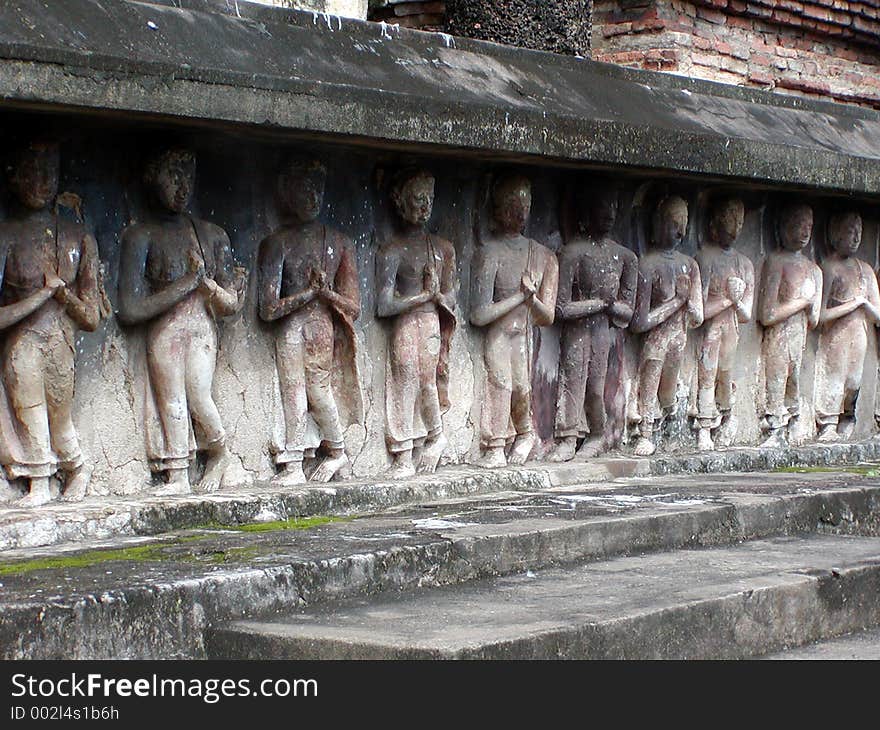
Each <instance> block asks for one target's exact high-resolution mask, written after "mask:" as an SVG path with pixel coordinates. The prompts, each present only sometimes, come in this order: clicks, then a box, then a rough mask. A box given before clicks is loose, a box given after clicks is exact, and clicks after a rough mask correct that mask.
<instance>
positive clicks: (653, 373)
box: [630, 195, 703, 456]
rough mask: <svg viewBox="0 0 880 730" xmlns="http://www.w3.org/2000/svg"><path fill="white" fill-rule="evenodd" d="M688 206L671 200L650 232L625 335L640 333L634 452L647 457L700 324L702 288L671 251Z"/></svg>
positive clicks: (695, 270)
mask: <svg viewBox="0 0 880 730" xmlns="http://www.w3.org/2000/svg"><path fill="white" fill-rule="evenodd" d="M687 224H688V209H687V203H686V202H685V201H684V200H683V199H682V198H680V197H679V196H677V195H670V196H668V197H666V198H663V200H661V201H660V203H659V204H658V206H657V208H656V210H655V212H654V216H653V219H652V226H651V240H652V242H653V246H654V248H653V250H650V251H649V252H648V253H646V254H645V255H644V256H642V258H641V259H640V260H639V283H638V289H637V291H636V307H635V313H634V314H633V318H632V323H631V325H630V329H631V330H632V331H633V332H635V333H637V334H639V333H644V338H643V340H642V348H641V353H640V356H639V375H638V400H637V407H638V415H637V419H636V420H635V423H636V425H637V428H638V437H637V439H636V443H635V447H634V451H635V453H636V454H637V455H638V456H650V455H651V454H653V453H654V452H655V451H656V449H657V445H656V442H655V432H657V431H659V430H660V427H661V426H662V423H663V421H664V420H665V419H666V418H667V417H668V416H670V415H671V414H672V413H673V412H674V411H675V403H676V391H677V389H678V376H679V372H680V370H681V361H682V357H683V355H684V348H685V345H686V344H687V331H688V330H689V329H692V328H694V327H699V326H700V325H701V324H702V323H703V285H702V282H701V280H700V268H699V266H697V262H696V261H694V259H692V258H691V257H690V256H687V255H685V254H683V253H681V252H680V251H677V250H676V249H677V248H678V246H679V245H680V244H681V242H682V240H683V239H684V235H685V233H686V232H687Z"/></svg>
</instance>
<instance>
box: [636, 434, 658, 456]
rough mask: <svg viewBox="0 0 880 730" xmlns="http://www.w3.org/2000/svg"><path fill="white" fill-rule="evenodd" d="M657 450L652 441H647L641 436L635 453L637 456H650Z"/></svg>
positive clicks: (637, 440) (637, 441)
mask: <svg viewBox="0 0 880 730" xmlns="http://www.w3.org/2000/svg"><path fill="white" fill-rule="evenodd" d="M656 450H657V447H656V446H655V445H654V442H653V441H651V440H650V439H646V438H645V437H644V436H639V437H638V438H637V439H636V445H635V447H634V448H633V453H634V454H635V455H636V456H650V455H651V454H653V453H654V452H655V451H656Z"/></svg>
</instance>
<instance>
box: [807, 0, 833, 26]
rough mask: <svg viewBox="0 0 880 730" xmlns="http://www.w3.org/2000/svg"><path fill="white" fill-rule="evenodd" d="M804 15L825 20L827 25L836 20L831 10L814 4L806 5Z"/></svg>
mask: <svg viewBox="0 0 880 730" xmlns="http://www.w3.org/2000/svg"><path fill="white" fill-rule="evenodd" d="M803 14H804V15H805V16H806V17H808V18H815V19H816V20H824V21H825V22H826V23H827V22H828V21H830V20H832V19H833V18H834V16H833V15H832V13H831V11H830V10H826V9H825V8H820V7H818V6H816V5H812V4H806V5H804V9H803Z"/></svg>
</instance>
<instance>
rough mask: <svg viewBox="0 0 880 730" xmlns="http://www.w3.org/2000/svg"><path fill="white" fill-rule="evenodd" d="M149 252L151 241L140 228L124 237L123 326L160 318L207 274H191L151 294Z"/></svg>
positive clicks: (121, 274)
mask: <svg viewBox="0 0 880 730" xmlns="http://www.w3.org/2000/svg"><path fill="white" fill-rule="evenodd" d="M149 250H150V241H149V239H148V237H147V236H146V235H145V233H144V232H143V230H142V229H140V228H139V227H138V226H131V227H129V228H127V229H126V230H125V233H123V234H122V253H121V257H120V263H119V311H118V313H117V316H118V317H119V320H120V321H121V322H122V323H123V324H129V325H133V324H140V323H141V322H148V321H149V320H151V319H153V318H155V317H158V316H159V315H160V314H162V313H163V312H166V311H167V310H169V309H171V307H173V306H174V305H175V304H177V303H178V302H180V301H182V300H183V299H184V298H185V297H187V296H189V295H190V294H191V293H192V292H194V291H195V290H196V288H198V286H199V281H200V278H201V276H202V275H203V272H199V271H190V272H188V273H186V274H184V275H183V276H181V277H180V278H179V279H177V280H176V281H173V282H171V283H170V284H168V285H167V286H165V287H164V288H163V289H162V290H161V291H158V292H156V293H155V294H148V293H147V291H148V285H147V280H146V266H147V254H148V253H149Z"/></svg>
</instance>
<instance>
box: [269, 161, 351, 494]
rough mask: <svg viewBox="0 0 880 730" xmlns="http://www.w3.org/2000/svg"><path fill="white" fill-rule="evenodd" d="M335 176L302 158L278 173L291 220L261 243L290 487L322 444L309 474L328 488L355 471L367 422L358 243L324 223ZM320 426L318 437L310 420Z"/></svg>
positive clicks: (282, 460) (281, 477)
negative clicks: (349, 444) (354, 430)
mask: <svg viewBox="0 0 880 730" xmlns="http://www.w3.org/2000/svg"><path fill="white" fill-rule="evenodd" d="M326 182H327V170H326V169H325V167H324V165H323V164H321V163H320V162H317V161H314V160H305V159H299V158H294V159H292V160H290V161H288V163H287V164H286V165H285V167H284V169H283V170H282V172H281V174H280V175H279V177H278V198H279V201H280V204H281V208H282V213H283V214H284V215H286V217H287V221H286V222H285V224H284V225H283V226H282V227H281V228H280V229H279V230H277V231H275V232H274V233H272V234H271V235H270V236H268V237H267V238H265V239H264V240H263V242H262V243H261V244H260V253H259V278H260V281H259V292H260V304H259V310H260V317H261V319H263V320H264V321H265V322H272V323H274V329H273V332H274V336H275V365H276V368H277V370H278V381H279V385H280V387H281V405H282V410H283V412H284V425H285V431H284V433H285V436H284V445H283V447H282V448H281V449H279V450H278V451H277V453H276V454H275V462H276V464H277V465H278V466H279V467H280V470H279V472H278V474H277V475H276V477H275V479H274V480H273V481H274V482H275V483H276V484H279V485H281V486H291V485H295V484H302V483H303V482H305V481H306V473H305V471H304V470H303V460H304V457H312V458H313V457H314V456H315V455H316V449H317V447H319V446H320V445H321V444H322V443H323V446H324V449H325V452H326V454H325V456H324V457H323V458H322V459H321V460H320V462H317V463H314V464H313V468H312V469H311V471H310V474H309V478H310V479H311V480H312V481H314V482H329V481H330V480H331V479H332V478H333V477H334V476H336V475H337V474H340V473H341V472H343V471H344V470H347V469H349V468H350V463H349V459H348V457H347V456H346V453H345V441H344V431H343V428H344V426H347V425H350V424H352V423H360V422H361V421H362V420H363V401H362V395H361V390H360V377H359V374H358V370H357V338H356V337H355V333H354V321H355V320H356V319H357V318H358V317H359V316H360V311H361V303H360V292H359V289H358V272H357V263H356V261H355V256H354V252H353V251H352V247H351V242H350V241H349V240H348V239H347V238H345V237H344V236H343V235H342V234H341V233H340V232H339V231H337V230H334V229H333V228H331V227H330V226H327V225H326V224H324V223H321V222H320V221H319V220H318V216H320V214H321V210H322V208H323V204H324V190H325V186H326ZM309 418H311V419H312V420H313V421H314V423H315V424H316V426H317V429H318V431H319V434H318V436H317V438H312V439H311V440H310V439H309V429H308V425H309V424H308V419H309Z"/></svg>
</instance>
